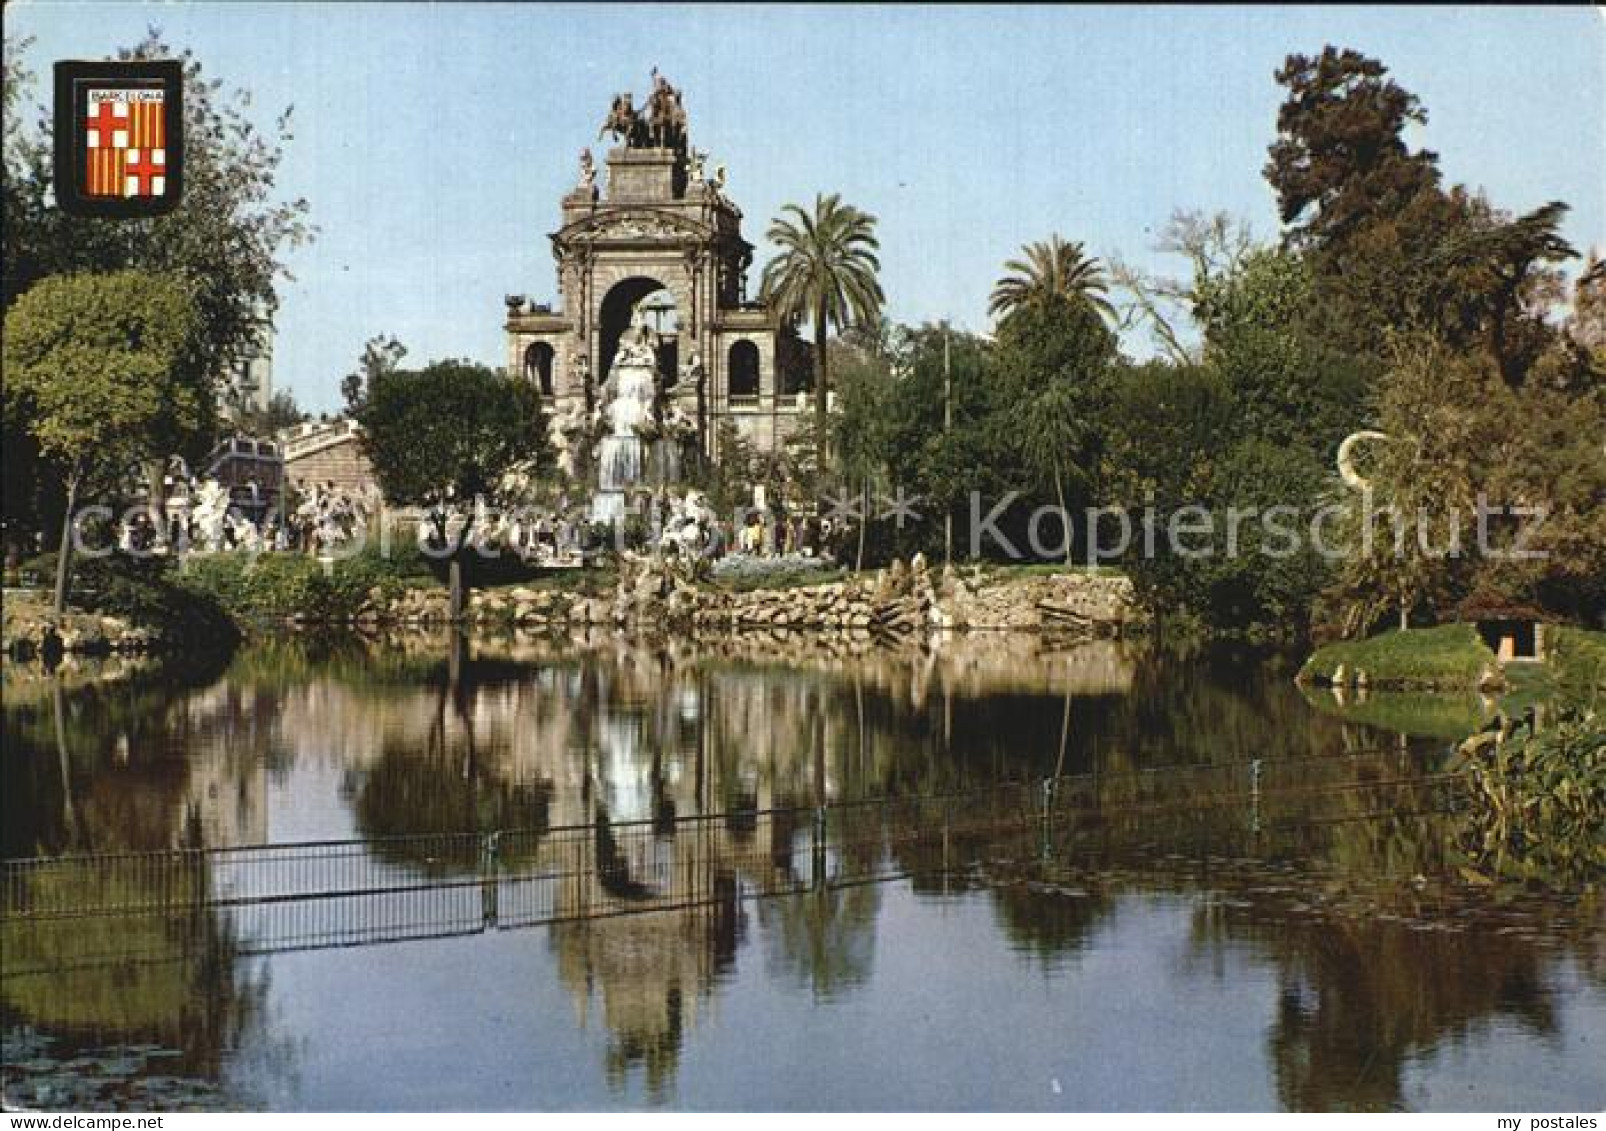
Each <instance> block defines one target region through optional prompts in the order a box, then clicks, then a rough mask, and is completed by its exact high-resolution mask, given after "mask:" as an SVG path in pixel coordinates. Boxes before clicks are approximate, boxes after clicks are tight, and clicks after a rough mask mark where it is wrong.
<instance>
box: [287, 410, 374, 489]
mask: <svg viewBox="0 0 1606 1131" xmlns="http://www.w3.org/2000/svg"><path fill="white" fill-rule="evenodd" d="M361 440H362V429H361V427H359V426H358V424H357V422H356V421H355V420H332V421H318V422H315V423H309V424H297V425H296V426H295V427H293V428H287V429H285V430H284V431H283V432H281V433H279V447H280V450H281V451H282V452H283V453H284V482H285V483H286V484H287V485H289V486H291V487H294V488H297V489H298V490H304V489H307V488H310V487H312V486H314V485H324V484H329V483H332V484H334V485H335V487H336V488H337V489H339V490H342V491H345V492H347V493H349V494H351V495H354V496H359V495H360V496H368V495H373V494H375V493H376V492H377V491H378V490H379V483H378V480H376V479H375V478H374V469H373V467H372V466H371V465H370V464H369V463H368V457H367V456H365V455H363V453H362V443H361Z"/></svg>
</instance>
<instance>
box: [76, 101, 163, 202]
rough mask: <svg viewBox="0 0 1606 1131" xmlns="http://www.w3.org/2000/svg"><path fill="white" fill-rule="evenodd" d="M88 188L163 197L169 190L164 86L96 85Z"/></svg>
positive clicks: (87, 133) (88, 131) (87, 128)
mask: <svg viewBox="0 0 1606 1131" xmlns="http://www.w3.org/2000/svg"><path fill="white" fill-rule="evenodd" d="M87 102H88V114H87V116H86V117H85V119H84V123H83V129H84V146H85V149H86V151H87V152H86V157H87V160H86V161H85V164H84V193H85V194H86V195H88V196H120V197H141V196H143V197H158V196H162V195H164V194H165V193H166V191H167V101H166V98H165V92H164V91H162V90H161V89H159V88H158V89H148V88H147V89H140V88H133V89H122V90H117V89H99V90H94V89H92V90H90V91H89V96H88V99H87Z"/></svg>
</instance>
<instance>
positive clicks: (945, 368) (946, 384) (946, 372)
mask: <svg viewBox="0 0 1606 1131" xmlns="http://www.w3.org/2000/svg"><path fill="white" fill-rule="evenodd" d="M948 339H949V335H948V319H946V318H944V319H943V320H942V437H943V443H944V444H945V445H946V444H947V443H948V442H949V435H950V433H952V432H953V430H954V381H953V368H952V364H951V358H950V356H949V352H950V351H949V342H948ZM942 546H943V558H942V560H943V564H944V565H952V564H953V561H954V506H953V500H952V499H949V500H948V506H947V507H945V508H944V510H943V516H942Z"/></svg>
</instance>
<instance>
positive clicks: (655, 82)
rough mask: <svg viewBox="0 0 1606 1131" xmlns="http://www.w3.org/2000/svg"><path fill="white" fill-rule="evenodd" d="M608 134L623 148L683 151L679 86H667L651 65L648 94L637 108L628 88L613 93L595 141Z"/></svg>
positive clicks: (684, 111) (681, 108)
mask: <svg viewBox="0 0 1606 1131" xmlns="http://www.w3.org/2000/svg"><path fill="white" fill-rule="evenodd" d="M610 133H611V134H612V135H613V138H614V140H615V141H617V142H621V143H622V144H623V145H624V146H625V147H626V148H627V149H642V148H646V147H649V146H651V147H656V148H660V149H674V150H681V151H683V150H685V148H686V108H685V106H684V105H683V104H682V102H681V95H680V88H679V87H676V86H673V85H671V84H670V82H669V80H668V79H667V78H665V77H664V76H663V75H661V74H659V73H658V68H657V67H654V68H653V69H652V93H651V94H649V95H648V96H647V102H646V105H644V106H643V107H642V108H641V109H640V110H637V109H636V104H635V99H634V98H633V97H631V95H630V92H629V91H625V92H624V93H622V94H616V95H614V97H613V106H612V107H611V108H609V110H608V116H607V117H606V118H604V119H603V122H602V128H601V129H600V130H598V131H597V140H598V141H601V140H602V139H603V137H605V136H606V135H608V134H610Z"/></svg>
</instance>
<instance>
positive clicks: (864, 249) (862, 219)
mask: <svg viewBox="0 0 1606 1131" xmlns="http://www.w3.org/2000/svg"><path fill="white" fill-rule="evenodd" d="M875 225H876V218H875V217H874V216H872V215H870V214H869V213H867V212H861V211H860V210H859V209H857V208H855V207H853V206H852V205H851V204H843V203H842V198H841V196H840V195H838V194H836V193H832V194H831V195H829V196H826V195H824V194H819V195H817V196H816V197H815V199H814V212H813V214H812V215H811V214H810V213H808V212H807V211H805V210H804V209H803V208H802V207H800V206H798V205H796V204H788V205H787V206H786V207H785V208H784V209H782V211H781V215H780V216H779V217H777V218H776V219H775V220H774V221H773V222H771V224H770V229H769V232H768V236H767V238H768V239H769V240H770V242H772V243H774V244H775V245H776V246H777V247H779V248H780V253H779V254H778V255H776V257H775V258H774V259H772V260H770V262H769V263H768V264H766V265H765V268H764V276H763V282H762V285H761V293H762V294H763V296H764V299H765V300H766V301H767V302H770V303H772V304H774V307H775V309H776V311H777V312H778V313H779V314H780V316H781V317H782V318H783V319H785V320H787V321H788V322H792V323H795V322H798V321H801V320H803V319H805V318H807V319H808V321H809V322H810V324H811V325H812V327H813V330H814V417H815V429H816V432H817V434H818V435H820V436H827V435H828V425H827V422H826V409H827V405H828V401H827V389H828V387H829V357H828V354H827V352H826V336H827V334H828V332H829V330H830V327H832V326H835V327H837V328H838V329H839V330H840V329H842V328H844V327H846V326H849V325H852V324H853V323H856V322H857V323H876V322H878V321H879V320H880V316H881V307H882V305H883V303H884V302H885V301H886V297H885V296H884V295H883V294H882V292H881V283H880V281H879V279H878V278H877V276H878V275H879V274H880V271H881V261H880V259H878V258H877V256H876V252H877V251H878V250H880V247H881V244H880V243H879V241H877V239H876V235H875Z"/></svg>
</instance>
